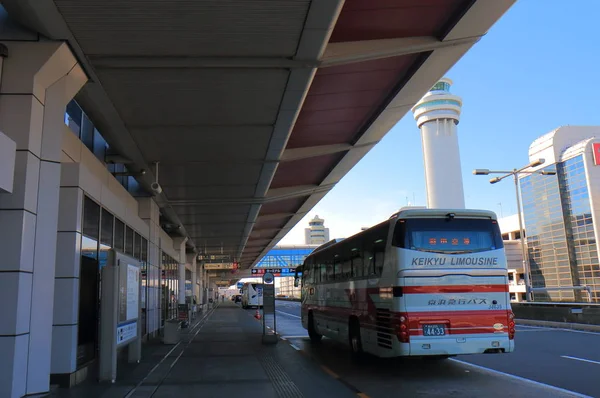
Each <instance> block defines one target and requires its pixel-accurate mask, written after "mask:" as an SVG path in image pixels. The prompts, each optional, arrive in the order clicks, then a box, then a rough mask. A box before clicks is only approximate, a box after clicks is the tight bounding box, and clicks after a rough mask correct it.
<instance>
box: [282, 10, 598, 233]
mask: <svg viewBox="0 0 600 398" xmlns="http://www.w3.org/2000/svg"><path fill="white" fill-rule="evenodd" d="M598 15H600V0H568V1H567V0H518V1H517V3H516V4H515V5H514V6H513V7H512V8H511V9H510V10H509V11H508V12H507V13H506V14H504V16H503V17H502V18H501V19H500V20H499V21H498V22H497V23H496V24H495V25H494V26H493V27H492V28H491V29H490V30H489V32H488V33H487V35H485V36H484V37H483V38H482V39H481V40H480V41H479V42H478V43H477V44H475V46H474V47H472V48H471V50H470V51H469V52H467V53H466V54H465V55H464V56H463V58H462V59H461V60H459V61H458V62H457V63H456V65H454V67H453V68H452V69H450V70H449V71H448V73H446V77H449V78H450V79H452V80H453V82H454V84H453V85H452V87H451V92H452V93H453V94H456V95H459V96H460V97H462V99H463V108H462V115H461V119H460V123H459V125H458V140H459V146H460V155H461V167H462V174H463V184H464V189H465V201H466V207H467V208H480V209H489V210H493V211H495V212H496V213H497V214H498V216H499V217H503V216H504V217H506V216H509V215H512V214H516V213H517V205H516V198H515V188H514V184H513V183H512V180H510V179H507V180H505V181H502V182H501V183H498V184H494V185H491V184H490V183H489V182H488V181H489V176H474V175H472V170H473V169H476V168H486V169H496V170H506V169H513V168H518V167H522V166H524V165H526V164H527V163H529V159H528V149H529V145H530V144H531V142H532V141H533V140H534V139H536V138H538V137H539V136H541V135H543V134H545V133H547V132H550V131H551V130H554V129H556V128H557V127H560V126H565V125H600V112H599V111H598V109H599V108H600V101H599V100H598V90H597V88H596V87H598V84H597V83H598V71H599V70H600V68H599V65H600V55H599V54H600V51H598V49H600V45H599V44H598V39H597V27H598V17H597V16H598ZM407 204H410V205H416V206H425V205H426V193H425V172H424V169H423V156H422V147H421V139H420V133H419V129H418V128H417V126H416V123H415V121H414V119H413V116H412V112H409V113H407V114H406V115H405V116H404V117H403V118H402V119H401V120H400V121H399V122H398V123H397V124H396V126H394V127H393V128H392V129H391V130H390V131H389V132H388V133H387V135H386V136H385V137H384V138H383V139H382V141H381V142H379V144H377V145H376V146H375V147H374V148H373V149H372V150H371V151H370V152H369V153H368V154H367V155H366V156H365V157H364V158H363V159H362V160H361V161H360V162H359V163H358V164H357V165H356V166H355V167H354V168H353V169H352V170H350V172H348V174H346V176H345V177H344V178H343V179H342V180H341V181H340V182H339V183H338V184H337V185H336V186H335V187H334V188H333V189H332V190H331V191H330V192H329V193H328V194H327V196H326V197H325V198H324V199H322V200H321V202H319V203H318V204H317V205H316V206H315V207H314V208H313V210H312V211H310V212H309V213H308V214H307V215H306V217H304V219H303V220H301V221H300V222H299V223H298V224H297V225H296V226H295V227H294V229H292V230H291V231H290V232H289V233H288V235H287V236H285V237H284V238H283V239H282V240H281V241H280V242H279V243H280V244H304V228H306V227H307V226H308V220H309V219H311V218H313V217H314V216H315V215H319V216H320V217H322V218H324V219H325V226H326V227H328V228H329V229H330V237H331V238H332V239H333V238H345V237H348V236H350V235H353V234H355V233H357V232H359V231H360V229H361V227H370V226H372V225H375V224H377V223H378V222H381V221H383V220H385V219H387V218H388V217H389V216H390V215H392V214H393V213H395V212H396V211H398V209H399V208H400V207H402V206H406V205H407Z"/></svg>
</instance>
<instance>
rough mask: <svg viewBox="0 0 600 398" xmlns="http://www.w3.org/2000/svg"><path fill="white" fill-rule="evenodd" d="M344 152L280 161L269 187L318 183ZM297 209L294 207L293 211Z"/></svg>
mask: <svg viewBox="0 0 600 398" xmlns="http://www.w3.org/2000/svg"><path fill="white" fill-rule="evenodd" d="M345 154H346V152H340V153H332V154H328V155H322V156H315V157H311V158H306V159H300V160H292V161H290V162H282V163H280V164H279V167H278V168H277V172H276V173H275V178H273V182H271V189H276V188H284V187H291V186H296V185H319V184H320V183H321V182H322V181H323V180H324V179H325V177H327V174H329V173H330V172H331V170H332V169H333V167H334V166H335V165H336V164H337V163H338V162H339V161H340V160H341V159H342V158H343V157H344V155H345ZM297 210H298V209H294V212H295V211H297Z"/></svg>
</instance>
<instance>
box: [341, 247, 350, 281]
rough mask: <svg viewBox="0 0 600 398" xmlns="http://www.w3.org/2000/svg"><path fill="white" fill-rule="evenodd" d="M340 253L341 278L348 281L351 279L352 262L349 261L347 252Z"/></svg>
mask: <svg viewBox="0 0 600 398" xmlns="http://www.w3.org/2000/svg"><path fill="white" fill-rule="evenodd" d="M342 253H343V254H342V277H343V278H344V280H348V279H350V278H352V261H351V260H350V253H348V252H347V251H344V252H342Z"/></svg>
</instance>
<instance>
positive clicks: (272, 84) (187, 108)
mask: <svg viewBox="0 0 600 398" xmlns="http://www.w3.org/2000/svg"><path fill="white" fill-rule="evenodd" d="M288 75H289V71H287V70H283V69H268V70H267V69H217V68H215V69H168V68H165V69H137V70H136V69H103V70H100V71H99V76H100V78H101V80H102V85H103V87H104V88H105V89H106V91H107V93H108V95H109V96H110V97H111V99H112V101H113V103H114V104H115V105H116V107H117V109H118V110H119V113H120V115H121V117H122V118H123V120H124V121H125V123H126V124H127V125H128V126H129V127H140V126H197V125H208V126H214V125H217V126H218V125H238V126H239V125H263V126H271V125H273V124H274V123H275V119H276V116H277V113H278V111H279V105H280V102H281V99H282V96H283V92H284V90H285V86H286V84H287V80H288ZM257 99H260V100H257Z"/></svg>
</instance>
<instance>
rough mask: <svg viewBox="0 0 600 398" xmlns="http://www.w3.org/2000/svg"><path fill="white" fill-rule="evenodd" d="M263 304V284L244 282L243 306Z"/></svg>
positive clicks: (259, 305)
mask: <svg viewBox="0 0 600 398" xmlns="http://www.w3.org/2000/svg"><path fill="white" fill-rule="evenodd" d="M262 306H263V284H262V283H249V282H248V283H244V287H242V308H244V309H245V308H249V307H260V308H262Z"/></svg>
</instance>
